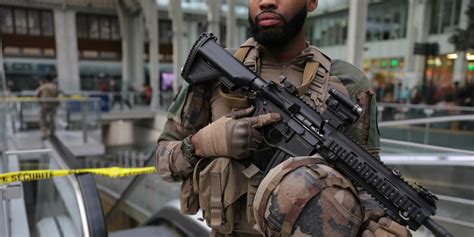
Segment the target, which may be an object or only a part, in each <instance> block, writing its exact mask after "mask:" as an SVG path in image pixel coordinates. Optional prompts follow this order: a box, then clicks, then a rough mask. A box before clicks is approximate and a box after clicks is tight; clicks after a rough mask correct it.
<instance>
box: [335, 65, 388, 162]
mask: <svg viewBox="0 0 474 237" xmlns="http://www.w3.org/2000/svg"><path fill="white" fill-rule="evenodd" d="M331 76H336V77H337V78H338V79H339V80H340V81H341V83H342V84H343V85H344V86H345V87H346V89H347V91H348V92H349V95H350V96H351V99H352V100H354V101H356V102H357V104H359V105H360V106H361V107H362V109H363V114H362V115H361V117H360V119H359V120H358V121H357V122H356V123H355V124H353V125H351V126H350V127H348V128H347V129H346V132H347V134H348V135H349V136H351V137H352V138H353V139H355V140H356V141H357V142H358V143H359V144H361V145H362V146H364V147H365V148H366V149H367V150H368V151H369V152H370V153H371V154H372V155H374V156H376V157H379V153H380V134H379V129H378V125H377V102H376V101H375V93H374V91H373V90H372V88H371V86H370V82H369V79H368V78H367V76H366V75H365V74H364V73H363V72H362V71H360V70H359V69H358V68H356V67H355V66H354V65H352V64H350V63H348V62H345V61H341V60H333V61H332V64H331Z"/></svg>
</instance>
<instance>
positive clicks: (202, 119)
mask: <svg viewBox="0 0 474 237" xmlns="http://www.w3.org/2000/svg"><path fill="white" fill-rule="evenodd" d="M209 100H210V90H209V87H207V86H206V85H201V86H185V87H183V88H182V89H181V90H180V92H179V94H178V95H177V96H176V98H175V99H174V101H173V103H172V104H171V106H170V109H169V111H168V118H167V121H166V124H165V127H164V129H163V131H162V133H161V135H160V137H159V138H158V142H157V146H156V153H155V156H156V157H155V159H156V164H155V165H156V169H157V171H158V173H159V174H160V176H161V178H163V179H164V180H166V181H170V182H177V181H181V180H183V179H185V178H186V177H188V176H189V175H190V174H191V173H192V171H193V168H194V167H193V166H192V165H191V164H190V163H189V162H188V161H187V160H185V159H184V157H183V153H182V152H181V141H182V140H183V139H184V138H185V137H187V136H189V135H192V134H194V133H196V132H197V131H198V130H199V129H201V128H202V127H204V126H205V125H207V124H208V123H209V120H210V107H209Z"/></svg>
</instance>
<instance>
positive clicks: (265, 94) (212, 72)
mask: <svg viewBox="0 0 474 237" xmlns="http://www.w3.org/2000/svg"><path fill="white" fill-rule="evenodd" d="M216 40H217V39H216V37H214V36H213V35H212V34H208V33H203V34H201V35H200V37H199V39H198V40H197V41H196V42H195V44H194V46H193V48H192V49H191V52H190V54H189V56H188V58H187V61H186V63H185V65H184V67H183V69H182V72H181V76H182V77H183V78H184V79H185V80H186V81H187V82H188V83H189V84H191V85H194V84H200V83H205V82H211V81H215V80H216V78H217V79H218V80H219V82H220V83H221V84H222V85H224V86H225V87H227V88H228V89H230V90H237V89H238V90H246V91H247V92H249V93H252V94H253V97H254V98H253V99H252V101H251V103H252V104H253V105H254V106H255V107H256V109H255V115H259V114H263V113H268V112H276V113H279V114H280V115H281V118H282V119H281V122H279V123H277V124H273V125H269V126H267V128H266V129H265V133H264V137H265V138H266V141H267V142H268V143H271V144H270V145H272V146H274V147H276V148H278V149H277V150H278V151H277V152H276V153H275V155H274V156H273V157H272V158H271V163H270V164H269V165H268V168H267V170H266V171H265V172H268V170H270V169H271V168H273V167H274V166H276V165H278V164H279V163H281V162H282V161H284V160H285V159H287V158H289V157H292V156H309V155H313V154H315V153H319V154H320V155H321V156H322V157H324V158H325V159H326V160H327V162H328V163H329V164H330V165H331V166H332V167H334V168H335V169H336V170H337V171H339V172H340V173H341V174H343V175H344V176H346V177H348V178H349V179H350V180H351V181H352V182H353V183H354V184H355V185H357V186H359V187H361V188H363V189H364V190H367V192H368V193H369V194H371V195H372V196H373V197H374V198H375V199H376V200H377V201H378V202H379V203H380V204H381V205H382V207H383V208H384V209H385V210H386V213H387V215H388V216H390V218H392V219H393V220H395V221H396V222H398V223H400V224H402V225H405V226H408V227H409V228H410V229H412V230H417V229H418V228H419V227H420V226H421V225H424V226H426V227H427V228H428V229H429V230H431V231H432V232H433V233H434V234H435V235H436V236H452V234H450V233H449V232H448V231H447V230H446V229H444V228H443V227H442V226H440V225H439V224H437V223H436V222H435V221H434V220H433V219H431V218H430V216H432V215H434V214H435V211H436V201H437V200H438V199H437V197H436V196H435V195H433V194H432V193H431V192H430V191H428V190H426V189H425V188H423V187H422V186H420V185H418V186H416V187H413V186H411V185H410V184H408V183H407V182H406V181H404V180H403V179H402V177H401V174H400V172H399V171H398V170H396V169H393V170H392V169H389V168H388V167H387V166H385V165H384V164H383V163H382V162H381V161H379V160H378V159H377V158H375V157H373V156H372V155H371V154H370V153H369V152H367V151H366V150H365V149H364V148H363V147H362V146H360V145H359V144H357V143H356V142H355V141H353V140H352V139H351V138H350V137H348V136H347V135H346V134H344V133H343V132H341V129H342V128H343V127H345V126H346V125H348V124H351V123H353V122H355V121H356V120H357V119H358V117H359V115H360V113H361V111H362V109H361V108H360V107H359V106H358V105H357V104H356V103H354V102H353V101H352V100H351V99H349V98H347V97H345V96H344V95H342V94H341V93H339V92H338V91H337V90H335V89H331V90H329V94H330V96H329V98H328V99H327V101H326V104H327V109H326V110H325V111H324V112H322V113H320V112H319V111H318V110H317V109H316V108H313V107H312V106H311V105H309V104H307V103H305V102H304V101H303V100H302V99H301V98H300V97H299V96H298V95H297V92H296V88H295V87H294V86H292V85H291V83H289V82H288V81H285V79H283V81H282V82H283V84H284V86H283V87H280V86H279V85H277V84H276V83H274V82H271V81H270V82H267V81H265V80H263V79H262V78H260V77H259V76H258V75H257V74H255V73H254V72H252V71H251V70H249V69H248V68H247V67H246V66H244V65H243V64H241V63H240V62H239V61H238V60H237V59H235V58H234V57H233V56H232V55H231V54H230V53H229V52H227V51H226V50H225V49H223V48H222V47H221V46H220V45H219V44H217V43H216Z"/></svg>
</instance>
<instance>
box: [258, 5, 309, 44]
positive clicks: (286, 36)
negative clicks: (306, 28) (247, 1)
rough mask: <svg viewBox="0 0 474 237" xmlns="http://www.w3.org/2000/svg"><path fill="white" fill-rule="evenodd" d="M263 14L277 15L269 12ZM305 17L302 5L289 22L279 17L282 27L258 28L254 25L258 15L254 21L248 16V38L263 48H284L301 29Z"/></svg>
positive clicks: (304, 7)
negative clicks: (250, 37) (251, 38)
mask: <svg viewBox="0 0 474 237" xmlns="http://www.w3.org/2000/svg"><path fill="white" fill-rule="evenodd" d="M264 12H271V13H274V14H278V13H275V12H273V11H271V10H269V11H264ZM260 14H261V13H260ZM278 15H279V14H278ZM307 15H308V11H307V8H306V5H304V6H303V8H302V9H301V10H300V11H299V12H298V14H296V15H295V16H294V17H293V18H291V20H290V21H286V19H285V18H284V17H283V16H281V15H280V16H281V20H282V21H283V26H282V27H260V26H259V25H258V24H257V23H256V22H257V18H258V15H257V17H255V19H254V20H252V19H251V18H250V16H249V24H250V36H252V37H253V38H254V39H255V40H256V41H257V42H258V43H260V44H261V45H263V46H265V47H269V48H278V47H282V46H285V45H286V44H288V43H289V42H290V41H291V40H293V39H294V38H295V37H296V35H297V34H298V33H299V32H300V31H301V30H302V29H303V25H304V22H305V20H306V16H307Z"/></svg>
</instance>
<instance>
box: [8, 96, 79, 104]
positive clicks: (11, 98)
mask: <svg viewBox="0 0 474 237" xmlns="http://www.w3.org/2000/svg"><path fill="white" fill-rule="evenodd" d="M1 99H2V100H3V101H5V102H39V101H40V100H41V99H40V98H38V97H35V96H1ZM51 99H55V100H54V101H67V100H86V99H87V97H84V96H81V95H71V96H58V97H56V98H51Z"/></svg>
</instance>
